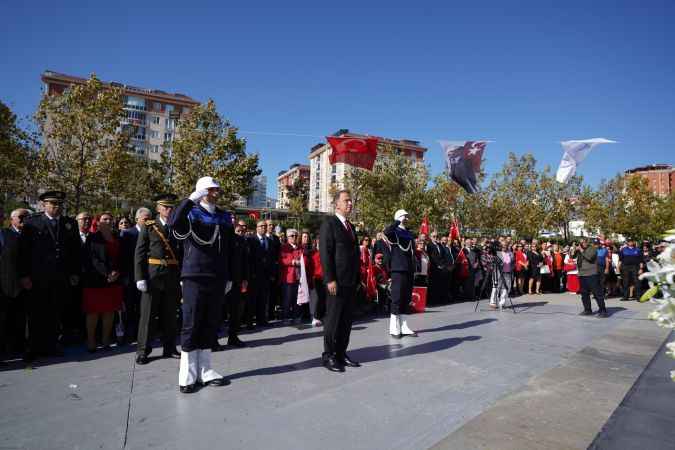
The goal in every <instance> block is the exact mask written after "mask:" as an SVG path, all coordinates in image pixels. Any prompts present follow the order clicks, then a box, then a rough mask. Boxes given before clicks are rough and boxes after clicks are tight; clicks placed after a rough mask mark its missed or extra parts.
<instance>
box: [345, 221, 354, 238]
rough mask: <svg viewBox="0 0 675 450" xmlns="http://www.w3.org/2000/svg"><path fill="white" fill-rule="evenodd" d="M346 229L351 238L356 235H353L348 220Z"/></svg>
mask: <svg viewBox="0 0 675 450" xmlns="http://www.w3.org/2000/svg"><path fill="white" fill-rule="evenodd" d="M345 228H346V229H347V231H349V236H351V237H354V235H353V234H352V227H351V226H350V225H349V222H347V221H346V220H345Z"/></svg>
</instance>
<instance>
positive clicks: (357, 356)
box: [227, 336, 481, 380]
mask: <svg viewBox="0 0 675 450" xmlns="http://www.w3.org/2000/svg"><path fill="white" fill-rule="evenodd" d="M478 339H481V336H466V337H452V338H447V339H440V340H438V341H433V342H426V343H424V344H419V345H413V346H411V347H404V346H403V345H402V344H390V345H377V346H372V347H363V348H358V349H356V350H353V351H350V352H349V357H350V358H352V359H353V360H355V361H359V362H361V363H371V362H376V361H383V360H387V359H392V358H402V357H405V356H412V355H421V354H425V353H433V352H439V351H442V350H447V349H449V348H452V347H455V346H456V345H459V344H461V343H462V342H464V341H477V340H478ZM314 367H321V357H320V356H317V357H315V358H311V359H307V360H305V361H300V362H297V363H293V364H283V365H280V366H273V367H263V368H260V369H254V370H247V371H246V372H240V373H234V374H231V375H227V378H228V379H230V380H236V379H239V378H247V377H255V376H262V375H279V374H282V373H289V372H296V371H300V370H306V369H312V368H314Z"/></svg>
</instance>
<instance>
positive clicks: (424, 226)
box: [420, 216, 429, 236]
mask: <svg viewBox="0 0 675 450" xmlns="http://www.w3.org/2000/svg"><path fill="white" fill-rule="evenodd" d="M422 233H424V234H426V235H427V236H429V218H428V217H427V216H424V219H422V225H420V234H422Z"/></svg>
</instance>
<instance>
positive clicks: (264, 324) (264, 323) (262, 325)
mask: <svg viewBox="0 0 675 450" xmlns="http://www.w3.org/2000/svg"><path fill="white" fill-rule="evenodd" d="M258 326H261V327H271V326H272V324H271V323H269V322H268V321H264V322H258Z"/></svg>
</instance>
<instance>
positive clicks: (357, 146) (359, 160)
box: [326, 136, 378, 170]
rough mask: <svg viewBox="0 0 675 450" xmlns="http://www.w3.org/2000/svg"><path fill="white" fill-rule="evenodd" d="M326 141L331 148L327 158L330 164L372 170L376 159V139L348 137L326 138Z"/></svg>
mask: <svg viewBox="0 0 675 450" xmlns="http://www.w3.org/2000/svg"><path fill="white" fill-rule="evenodd" d="M326 140H327V141H328V143H329V144H330V146H331V147H332V148H333V151H332V152H331V154H330V156H329V160H330V163H331V164H335V163H338V162H341V163H345V164H349V165H350V166H354V167H360V168H362V169H366V170H373V165H374V164H375V158H377V143H378V139H377V138H376V137H365V138H359V137H349V136H341V137H336V136H326Z"/></svg>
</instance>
